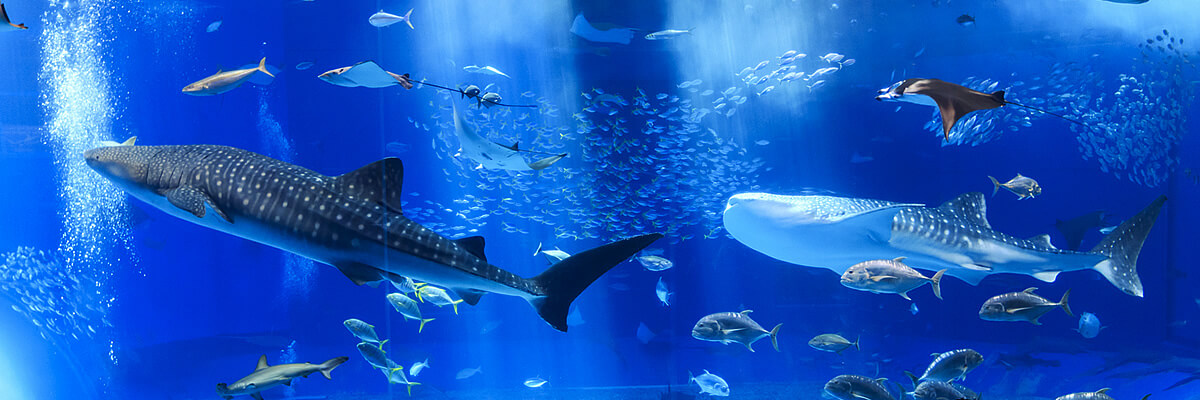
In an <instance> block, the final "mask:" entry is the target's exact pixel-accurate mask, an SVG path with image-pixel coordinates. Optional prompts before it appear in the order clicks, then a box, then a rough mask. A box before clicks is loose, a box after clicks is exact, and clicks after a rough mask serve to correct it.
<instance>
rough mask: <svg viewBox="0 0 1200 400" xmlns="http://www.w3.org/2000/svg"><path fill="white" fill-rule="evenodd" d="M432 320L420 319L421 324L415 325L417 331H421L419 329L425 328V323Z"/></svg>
mask: <svg viewBox="0 0 1200 400" xmlns="http://www.w3.org/2000/svg"><path fill="white" fill-rule="evenodd" d="M433 320H434V319H433V318H429V319H423V320H421V326H418V327H417V333H421V330H423V329H425V324H427V323H429V321H433Z"/></svg>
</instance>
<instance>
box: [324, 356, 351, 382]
mask: <svg viewBox="0 0 1200 400" xmlns="http://www.w3.org/2000/svg"><path fill="white" fill-rule="evenodd" d="M349 359H350V357H346V356H342V357H334V358H330V359H329V360H326V361H325V362H323V363H321V375H322V376H324V377H325V379H333V376H331V375H329V373H330V372H333V369H334V368H337V366H339V365H342V363H344V362H346V360H349Z"/></svg>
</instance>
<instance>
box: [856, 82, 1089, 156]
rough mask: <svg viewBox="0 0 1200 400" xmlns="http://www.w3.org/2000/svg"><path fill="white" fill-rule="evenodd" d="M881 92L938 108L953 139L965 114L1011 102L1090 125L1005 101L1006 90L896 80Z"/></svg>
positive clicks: (886, 98) (882, 98) (888, 98)
mask: <svg viewBox="0 0 1200 400" xmlns="http://www.w3.org/2000/svg"><path fill="white" fill-rule="evenodd" d="M879 93H880V94H879V95H878V96H875V100H879V101H903V102H906V103H913V104H920V105H926V106H933V107H937V109H938V113H939V114H940V115H941V116H942V133H943V134H944V135H945V136H946V140H947V141H949V140H950V128H953V127H954V124H955V123H957V122H958V120H959V119H962V117H965V116H966V115H967V114H970V113H972V112H975V111H979V110H990V109H993V108H999V107H1002V106H1004V105H1007V104H1012V105H1014V106H1018V107H1023V108H1027V109H1030V110H1033V111H1037V112H1041V113H1044V114H1048V115H1053V116H1055V117H1059V118H1062V119H1064V120H1066V121H1068V122H1071V123H1075V124H1079V125H1081V126H1084V127H1088V128H1090V126H1088V125H1087V124H1084V123H1082V122H1079V121H1076V120H1073V119H1070V118H1067V117H1065V116H1062V115H1059V114H1055V113H1052V112H1049V111H1046V110H1043V109H1040V108H1036V107H1031V106H1027V105H1023V104H1018V103H1014V102H1011V101H1008V100H1005V99H1004V91H1003V90H997V91H995V92H992V93H983V92H980V91H977V90H972V89H970V88H967V87H966V86H962V85H957V84H953V83H950V82H946V81H943V80H939V79H922V78H911V79H905V80H902V81H900V82H896V83H893V84H892V86H889V87H887V88H883V89H879Z"/></svg>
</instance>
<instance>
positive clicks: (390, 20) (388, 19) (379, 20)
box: [367, 9, 417, 29]
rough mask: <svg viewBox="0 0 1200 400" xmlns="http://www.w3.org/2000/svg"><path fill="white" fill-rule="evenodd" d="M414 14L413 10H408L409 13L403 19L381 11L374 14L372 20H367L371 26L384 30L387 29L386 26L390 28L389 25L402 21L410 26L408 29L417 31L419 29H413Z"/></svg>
mask: <svg viewBox="0 0 1200 400" xmlns="http://www.w3.org/2000/svg"><path fill="white" fill-rule="evenodd" d="M412 12H413V10H411V9H410V10H408V12H407V13H405V14H404V16H403V17H401V16H399V15H395V14H388V13H385V12H383V10H379V12H377V13H375V14H372V15H371V17H370V18H367V22H370V23H371V26H374V27H376V28H382V27H385V26H388V25H391V24H394V23H397V22H400V21H404V23H406V24H408V27H409V28H410V29H417V28H413V24H412V19H411V18H412Z"/></svg>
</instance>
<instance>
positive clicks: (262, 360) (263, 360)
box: [254, 354, 270, 371]
mask: <svg viewBox="0 0 1200 400" xmlns="http://www.w3.org/2000/svg"><path fill="white" fill-rule="evenodd" d="M269 366H270V365H267V355H266V354H263V355H262V356H259V357H258V366H257V367H254V370H255V371H258V370H261V369H263V368H266V367H269Z"/></svg>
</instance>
